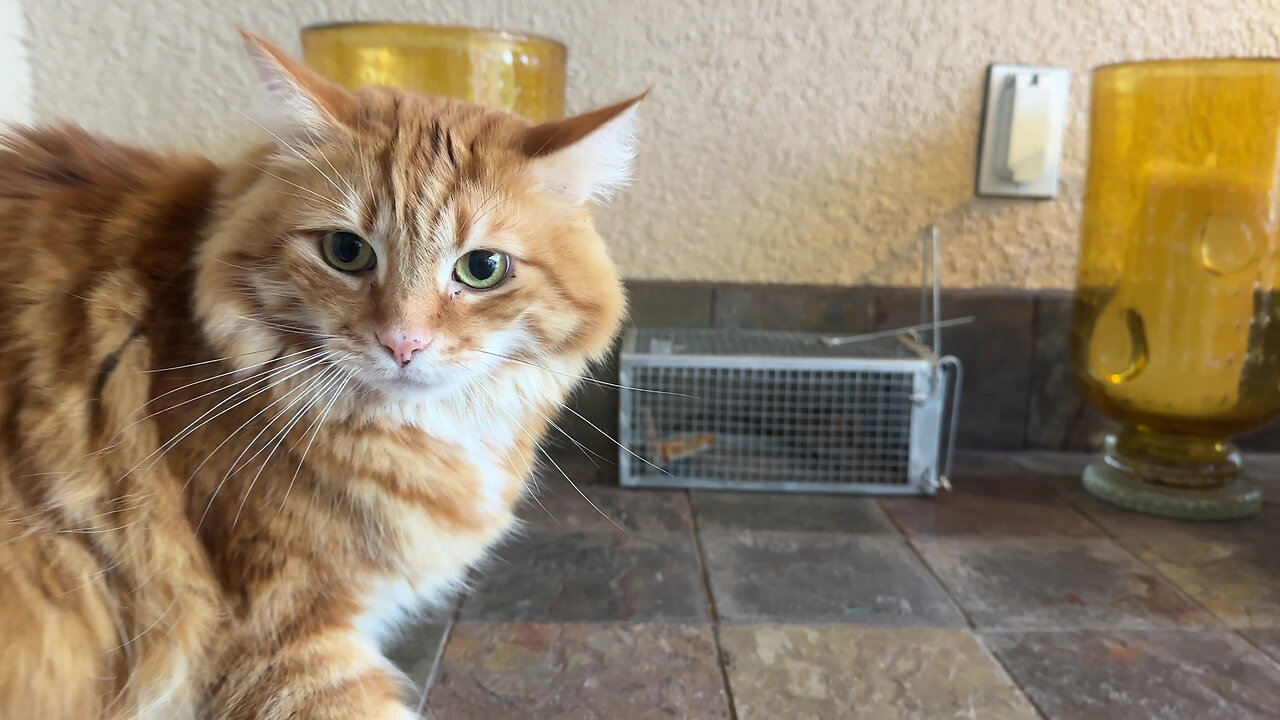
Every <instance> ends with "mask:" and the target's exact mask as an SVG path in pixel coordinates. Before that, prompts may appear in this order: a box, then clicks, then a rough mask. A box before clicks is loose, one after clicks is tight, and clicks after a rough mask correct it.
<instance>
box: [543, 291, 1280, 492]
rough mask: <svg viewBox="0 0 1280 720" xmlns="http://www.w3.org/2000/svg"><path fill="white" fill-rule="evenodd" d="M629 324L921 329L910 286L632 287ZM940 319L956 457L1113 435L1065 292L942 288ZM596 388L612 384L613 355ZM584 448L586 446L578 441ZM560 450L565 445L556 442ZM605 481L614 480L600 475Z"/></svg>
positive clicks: (613, 419) (598, 410)
mask: <svg viewBox="0 0 1280 720" xmlns="http://www.w3.org/2000/svg"><path fill="white" fill-rule="evenodd" d="M626 286H627V290H628V293H629V294H630V299H631V317H632V323H633V324H635V325H640V326H649V327H692V328H699V327H719V328H744V329H764V330H799V331H807V332H829V333H851V334H853V333H861V332H872V331H876V330H884V329H890V328H894V327H902V326H906V325H914V324H916V323H918V322H920V291H919V289H917V288H914V287H880V286H855V287H826V286H824V287H817V286H813V287H811V286H794V285H748V284H724V283H690V282H665V281H651V280H629V281H627V282H626ZM942 315H943V317H948V318H949V317H960V316H965V315H972V316H974V317H975V318H976V322H975V323H974V324H972V325H967V326H961V327H956V328H952V329H948V330H946V331H944V335H943V351H944V353H947V354H954V355H956V356H957V357H959V358H960V361H961V362H962V363H963V364H964V369H965V389H964V394H963V396H962V402H961V418H962V421H961V426H960V433H959V443H958V445H959V447H960V448H961V449H966V450H1096V449H1097V448H1098V447H1099V445H1100V442H1101V440H1102V438H1103V437H1104V436H1105V434H1106V432H1108V431H1109V430H1110V429H1111V428H1112V427H1113V426H1114V424H1113V423H1112V422H1111V421H1110V420H1109V419H1107V418H1106V417H1105V416H1103V415H1102V413H1100V412H1099V411H1097V410H1096V409H1094V408H1093V406H1092V405H1091V404H1089V403H1088V402H1087V401H1085V400H1084V399H1083V398H1082V397H1081V395H1080V393H1079V391H1078V389H1077V388H1076V384H1075V379H1074V376H1073V370H1072V367H1071V356H1070V328H1069V326H1070V320H1071V293H1070V292H1069V291H1061V290H1020V289H1007V288H979V289H949V290H948V289H944V290H943V293H942ZM596 377H597V378H599V379H601V380H606V381H610V382H614V381H616V378H617V364H616V354H615V356H614V358H613V359H612V360H611V361H610V362H609V363H607V364H606V366H605V367H604V368H602V369H601V370H600V371H598V372H597V373H596ZM571 407H573V409H574V410H575V411H577V412H579V413H581V414H582V415H583V416H584V417H586V418H587V419H588V420H590V421H591V422H592V423H595V424H596V425H597V426H599V428H600V429H601V430H604V431H605V432H607V433H609V434H610V435H612V436H613V437H616V436H617V394H616V392H615V391H613V390H609V389H605V388H601V387H598V386H595V387H591V388H584V389H583V390H582V391H581V392H580V393H579V395H578V398H577V399H576V400H575V402H574V403H573V404H572V405H571ZM565 418H566V422H562V423H561V424H562V425H563V426H565V428H566V430H568V431H569V432H572V433H573V434H574V436H575V437H576V438H578V439H579V440H580V441H581V442H584V443H585V444H587V445H588V446H589V447H591V448H592V449H593V450H595V451H597V452H600V453H601V454H604V455H606V456H609V457H613V456H616V454H617V448H616V446H615V445H614V444H613V442H612V441H611V440H610V439H609V438H608V437H604V436H603V435H602V434H601V433H599V432H597V431H595V430H594V429H591V428H590V427H589V426H588V425H587V424H586V423H585V422H584V421H582V420H580V419H578V418H576V417H574V416H573V415H572V414H569V413H566V416H565ZM584 438H586V439H584ZM561 440H562V441H563V442H565V443H567V442H568V441H564V440H563V438H561ZM1240 444H1241V445H1242V447H1244V448H1245V449H1248V450H1254V451H1261V450H1272V451H1274V450H1277V449H1280V423H1277V424H1275V425H1272V426H1271V427H1269V428H1265V429H1263V430H1261V431H1258V432H1256V433H1253V434H1251V435H1249V436H1245V437H1244V438H1241V439H1240ZM604 470H605V472H604V476H603V477H602V478H600V479H601V481H602V482H615V481H616V468H612V467H606V468H604Z"/></svg>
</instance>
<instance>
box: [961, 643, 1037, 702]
mask: <svg viewBox="0 0 1280 720" xmlns="http://www.w3.org/2000/svg"><path fill="white" fill-rule="evenodd" d="M973 638H974V639H975V640H977V641H978V647H980V648H982V651H983V652H985V653H986V654H987V657H989V658H991V659H992V660H993V661H994V662H995V664H996V667H998V668H1000V671H1001V672H1003V673H1004V675H1005V677H1007V678H1009V683H1010V684H1011V685H1013V687H1014V689H1015V690H1017V691H1018V693H1019V694H1020V695H1022V697H1023V699H1025V700H1026V701H1027V704H1028V705H1030V706H1031V709H1032V710H1035V711H1036V714H1037V715H1039V716H1040V717H1041V718H1043V720H1049V713H1048V712H1047V711H1046V710H1045V709H1044V708H1042V707H1040V703H1038V702H1036V699H1035V698H1034V697H1032V696H1031V693H1029V692H1027V688H1026V687H1025V686H1024V685H1023V684H1022V683H1020V682H1018V677H1017V676H1016V675H1014V674H1013V671H1012V670H1010V668H1009V665H1008V664H1007V663H1005V661H1004V660H1002V659H1001V658H1000V654H999V653H997V652H994V651H993V650H992V649H991V648H989V647H987V642H986V638H984V637H983V636H982V635H980V634H979V633H977V632H974V633H973Z"/></svg>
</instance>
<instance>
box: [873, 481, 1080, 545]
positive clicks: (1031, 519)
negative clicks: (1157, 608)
mask: <svg viewBox="0 0 1280 720" xmlns="http://www.w3.org/2000/svg"><path fill="white" fill-rule="evenodd" d="M952 485H953V487H954V489H953V490H952V491H951V492H940V493H938V494H937V495H935V496H934V497H931V498H884V499H882V500H881V501H880V505H881V507H883V508H884V509H885V511H886V512H887V513H889V516H890V517H892V518H893V521H894V522H896V523H897V524H898V527H900V528H902V530H903V532H905V533H907V534H908V535H912V536H931V535H937V536H952V535H979V536H992V537H1081V538H1087V537H1095V538H1102V537H1105V535H1103V533H1102V531H1101V530H1099V529H1098V527H1097V526H1096V525H1095V524H1093V523H1092V522H1090V521H1089V519H1088V518H1086V517H1085V516H1084V515H1082V514H1081V513H1080V512H1079V511H1077V510H1076V509H1075V508H1074V507H1072V506H1071V505H1070V504H1069V503H1068V502H1067V501H1066V500H1064V499H1063V498H1062V497H1061V496H1060V495H1059V494H1058V493H1057V492H1056V491H1055V490H1054V488H1053V487H1052V486H1051V485H1049V484H1048V483H1044V482H1040V481H1037V480H1030V479H1027V478H1025V477H999V478H996V477H957V478H956V479H955V480H953V481H952Z"/></svg>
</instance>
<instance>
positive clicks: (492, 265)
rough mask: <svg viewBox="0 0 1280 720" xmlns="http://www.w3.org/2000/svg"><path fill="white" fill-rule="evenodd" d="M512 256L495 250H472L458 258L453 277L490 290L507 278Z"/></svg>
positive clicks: (473, 286)
mask: <svg viewBox="0 0 1280 720" xmlns="http://www.w3.org/2000/svg"><path fill="white" fill-rule="evenodd" d="M510 271H511V258H510V257H509V256H508V255H507V254H506V253H500V252H494V251H493V250H472V251H471V252H469V253H467V254H466V255H463V256H462V257H460V258H458V262H457V263H456V264H455V265H454V266H453V279H454V280H457V281H458V282H460V283H462V284H463V285H466V286H467V287H470V288H475V289H476V290H489V289H491V288H494V287H497V286H498V284H499V283H501V282H502V281H503V280H506V279H507V275H508V274H509V273H510Z"/></svg>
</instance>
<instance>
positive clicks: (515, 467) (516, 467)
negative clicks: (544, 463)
mask: <svg viewBox="0 0 1280 720" xmlns="http://www.w3.org/2000/svg"><path fill="white" fill-rule="evenodd" d="M477 389H479V390H483V391H484V394H485V400H486V401H487V402H488V403H489V404H490V405H493V404H494V403H496V402H497V400H496V399H495V398H494V396H493V393H491V392H489V391H488V390H486V389H485V388H484V386H483V385H480V386H478V388H477ZM501 447H502V454H503V455H505V456H506V458H507V462H508V463H510V464H511V469H512V470H513V471H515V472H516V473H518V474H519V475H520V476H521V477H526V475H527V473H525V472H523V471H522V468H521V466H520V465H517V464H516V461H515V458H513V457H511V450H510V449H509V448H507V447H506V446H501ZM528 485H529V480H528V479H527V478H526V480H525V486H526V487H528ZM529 496H530V497H532V498H533V501H534V502H536V503H538V507H540V508H542V512H544V513H546V514H547V517H549V518H551V521H552V522H554V523H555V524H556V525H559V524H560V519H559V518H557V517H556V516H555V515H554V514H552V512H551V511H550V510H548V509H547V506H546V505H543V504H542V499H541V498H539V497H538V493H537V492H536V488H535V489H533V490H530V492H529Z"/></svg>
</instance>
